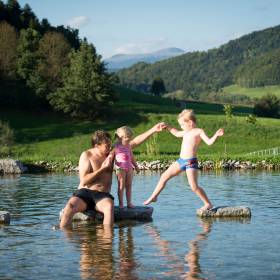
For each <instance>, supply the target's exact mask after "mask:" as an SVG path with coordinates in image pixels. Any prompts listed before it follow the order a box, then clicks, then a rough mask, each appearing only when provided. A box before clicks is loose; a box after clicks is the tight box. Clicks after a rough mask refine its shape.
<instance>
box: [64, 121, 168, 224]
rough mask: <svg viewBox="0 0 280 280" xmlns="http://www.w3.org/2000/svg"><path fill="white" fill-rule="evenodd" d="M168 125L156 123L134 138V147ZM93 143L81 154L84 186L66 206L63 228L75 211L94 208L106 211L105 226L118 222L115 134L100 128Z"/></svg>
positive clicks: (80, 186) (102, 211) (82, 183)
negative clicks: (114, 188) (113, 151)
mask: <svg viewBox="0 0 280 280" xmlns="http://www.w3.org/2000/svg"><path fill="white" fill-rule="evenodd" d="M164 128H165V125H164V123H158V124H156V125H155V126H153V127H152V128H151V129H149V130H148V131H146V132H144V133H142V134H140V135H138V136H137V137H135V138H134V139H132V140H131V142H130V145H131V147H132V148H135V147H136V146H138V145H140V144H141V143H142V142H144V141H145V140H146V139H147V138H149V137H150V136H151V135H153V134H154V133H156V132H159V131H161V130H162V129H164ZM91 144H92V148H91V149H89V150H87V151H84V152H83V153H82V154H81V156H80V160H79V177H80V185H79V188H78V190H77V191H75V192H74V194H73V196H72V197H71V198H70V199H69V201H68V202H67V204H66V206H65V208H64V211H63V215H62V218H61V221H60V227H61V228H65V227H67V226H69V225H70V224H71V222H72V218H73V216H74V214H75V213H77V212H84V211H85V210H90V209H95V210H97V211H98V212H101V213H103V215H104V220H103V224H104V225H112V224H113V223H114V198H113V196H112V195H111V194H110V191H111V185H112V171H113V159H114V158H113V156H112V154H110V149H111V137H110V135H109V133H107V132H104V131H96V132H95V133H94V134H93V136H92V140H91Z"/></svg>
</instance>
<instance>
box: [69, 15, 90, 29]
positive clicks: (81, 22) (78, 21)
mask: <svg viewBox="0 0 280 280" xmlns="http://www.w3.org/2000/svg"><path fill="white" fill-rule="evenodd" d="M89 22H90V19H89V18H88V17H86V16H78V17H74V18H71V19H70V20H68V22H67V25H69V26H71V27H73V28H81V27H83V26H85V25H87V24H88V23H89Z"/></svg>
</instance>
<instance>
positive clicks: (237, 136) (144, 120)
mask: <svg viewBox="0 0 280 280" xmlns="http://www.w3.org/2000/svg"><path fill="white" fill-rule="evenodd" d="M117 92H118V95H119V102H118V103H117V104H116V105H115V106H114V108H113V110H112V112H111V113H108V114H107V115H106V116H103V117H102V119H99V120H73V119H70V118H66V117H63V116H61V115H59V114H50V113H40V114H39V113H32V112H22V111H13V110H1V112H0V119H1V120H4V121H7V122H9V124H10V126H11V128H12V129H13V130H14V133H15V144H14V145H13V147H12V150H11V153H12V154H11V157H13V158H17V159H19V160H21V161H23V162H25V163H34V162H38V161H47V162H57V163H59V164H61V165H65V164H67V163H69V162H71V163H72V164H77V162H78V159H79V156H80V154H81V152H82V151H83V150H85V149H88V148H89V147H90V137H91V134H92V132H93V131H95V130H97V129H104V130H107V131H109V132H110V133H111V135H112V136H113V135H114V131H115V130H116V129H117V128H118V127H120V126H122V125H128V126H130V127H132V129H133V130H134V133H135V135H137V134H139V133H142V132H144V131H146V130H147V129H149V128H151V127H152V126H153V125H154V124H156V123H157V122H162V121H164V122H167V123H170V124H171V125H173V126H175V127H177V128H179V126H178V123H177V115H178V113H179V112H180V111H181V110H182V109H183V108H178V107H177V106H176V104H175V103H174V102H173V101H172V100H169V99H164V98H160V97H153V96H149V95H145V94H141V93H138V92H134V91H131V90H127V89H122V88H117ZM186 106H187V108H192V109H194V110H195V112H196V114H197V119H198V126H199V127H202V128H204V129H205V131H206V133H207V134H208V135H209V136H211V135H213V133H214V132H215V131H216V130H217V129H218V128H220V127H223V128H224V129H225V135H224V137H221V138H219V139H218V140H217V142H216V143H215V144H214V145H212V146H207V145H205V144H202V145H201V148H200V150H199V157H200V158H202V159H204V160H205V159H213V160H218V159H226V158H232V159H252V158H250V157H248V156H247V155H246V154H247V153H249V152H253V151H257V150H262V149H269V148H273V147H277V146H279V136H280V120H279V119H269V118H257V123H256V124H250V123H247V122H246V116H247V115H248V114H250V113H251V111H252V108H250V107H241V106H239V107H235V108H234V111H233V117H232V119H230V120H226V118H225V115H224V112H223V106H222V105H220V104H208V103H198V102H191V103H187V104H186ZM180 145H181V139H180V138H175V137H174V136H172V135H171V134H170V133H168V132H167V131H163V132H161V133H159V134H157V135H155V136H153V137H151V138H150V139H149V140H148V141H146V142H145V143H143V144H142V145H141V146H139V147H138V148H137V149H136V150H135V156H136V158H137V159H138V160H153V159H175V158H176V157H178V155H179V151H180ZM274 161H277V162H279V157H277V158H274Z"/></svg>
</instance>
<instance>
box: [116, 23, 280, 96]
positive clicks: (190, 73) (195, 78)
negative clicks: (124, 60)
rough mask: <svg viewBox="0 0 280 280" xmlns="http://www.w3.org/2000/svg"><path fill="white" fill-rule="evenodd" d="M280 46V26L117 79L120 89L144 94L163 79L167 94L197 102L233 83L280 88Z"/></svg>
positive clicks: (122, 72)
mask: <svg viewBox="0 0 280 280" xmlns="http://www.w3.org/2000/svg"><path fill="white" fill-rule="evenodd" d="M279 46H280V26H276V27H273V28H267V29H265V30H262V31H257V32H253V33H250V34H248V35H245V36H242V37H241V38H239V39H236V40H232V41H229V42H228V43H227V44H224V45H222V46H221V47H219V48H215V49H211V50H209V51H204V52H189V53H186V54H183V55H180V56H178V57H174V58H171V59H168V60H164V61H160V62H156V63H154V64H147V63H143V62H140V63H138V64H135V65H134V66H132V67H130V68H127V69H122V70H120V71H119V72H117V75H118V77H119V80H120V83H121V85H123V86H126V87H129V88H132V89H134V90H139V91H142V92H149V91H150V89H151V87H150V85H151V84H152V82H153V80H154V79H155V77H160V78H161V79H162V80H163V81H164V84H165V87H166V90H167V92H175V91H178V90H181V91H182V92H183V93H184V96H185V97H188V98H191V99H195V100H198V99H202V98H204V97H205V95H206V94H207V93H210V92H220V91H221V89H222V88H223V87H225V86H228V85H231V84H233V83H237V84H239V85H241V86H250V87H255V86H264V85H274V84H279V82H280V81H279V79H280V75H279V72H280V63H279V53H280V48H279ZM256 67H257V68H256ZM256 70H257V71H256ZM202 100H203V99H202Z"/></svg>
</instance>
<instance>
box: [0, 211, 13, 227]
mask: <svg viewBox="0 0 280 280" xmlns="http://www.w3.org/2000/svg"><path fill="white" fill-rule="evenodd" d="M10 220H11V215H10V213H9V212H7V211H0V224H9V223H10Z"/></svg>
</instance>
